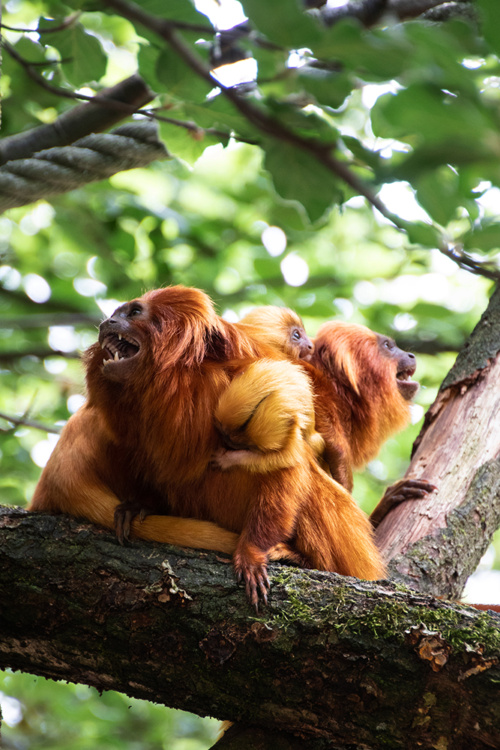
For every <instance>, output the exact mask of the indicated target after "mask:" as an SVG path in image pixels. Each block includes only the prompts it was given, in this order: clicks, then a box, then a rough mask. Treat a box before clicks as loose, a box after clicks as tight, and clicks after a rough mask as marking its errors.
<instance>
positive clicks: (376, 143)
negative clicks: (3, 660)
mask: <svg viewBox="0 0 500 750" xmlns="http://www.w3.org/2000/svg"><path fill="white" fill-rule="evenodd" d="M494 5H495V3H494V0H480V2H479V7H480V9H481V10H482V12H483V13H484V14H485V17H486V18H487V19H489V20H488V23H487V24H486V27H485V28H486V33H485V34H484V35H483V33H482V29H481V24H480V23H479V26H476V25H475V24H474V23H472V22H468V23H466V22H464V21H460V20H453V21H451V22H449V23H444V24H429V23H424V22H422V21H418V20H417V21H411V22H406V23H404V24H401V23H395V22H392V21H387V22H386V23H385V24H384V25H383V26H381V27H379V28H374V29H372V30H369V31H367V30H365V29H362V28H361V26H360V25H359V24H358V23H357V22H356V21H354V20H344V21H342V22H341V23H339V24H337V25H335V26H333V27H328V26H325V25H323V24H321V23H320V22H318V20H317V18H316V15H315V13H312V14H310V15H307V16H306V15H305V14H304V13H303V11H302V10H301V8H300V6H299V4H298V3H296V2H295V0H279V2H278V1H277V0H275V2H272V3H269V2H268V0H245V1H244V2H243V6H244V10H245V13H246V14H247V16H248V17H249V19H250V22H251V24H252V27H253V29H254V31H253V32H252V33H251V34H248V33H242V34H238V35H236V39H233V40H232V41H230V42H228V41H227V38H226V37H224V35H222V37H221V36H219V37H218V44H219V47H218V48H214V47H213V45H212V42H213V38H214V34H213V30H212V26H211V21H210V20H209V19H208V18H207V17H206V15H204V14H203V13H201V12H200V11H198V10H196V8H195V7H194V6H193V5H192V4H191V3H189V2H188V0H178V1H177V2H169V3H164V2H159V0H142V2H141V3H140V6H141V8H143V9H144V10H148V11H149V12H151V13H154V14H157V15H158V16H160V17H163V18H168V19H169V20H171V21H177V22H183V23H188V24H189V23H190V24H196V28H195V29H193V30H189V28H188V29H186V28H184V30H183V39H184V43H185V45H186V46H187V48H188V49H189V50H190V51H191V53H196V54H197V55H199V56H200V59H201V60H202V61H203V63H204V64H206V65H209V59H210V55H212V58H211V59H212V60H216V61H218V62H217V63H215V62H214V63H213V64H214V65H215V64H217V65H219V66H220V67H219V68H218V69H217V71H216V74H217V75H219V76H221V77H222V76H223V75H227V74H228V66H227V65H223V63H225V62H226V61H227V60H228V59H231V60H240V62H239V63H236V64H235V65H233V66H232V67H231V68H230V70H229V74H230V75H231V76H233V80H234V77H235V76H241V78H242V80H243V81H244V83H243V84H242V86H243V89H242V90H244V91H245V92H246V98H245V101H246V102H249V103H250V105H251V106H252V107H253V108H255V109H256V110H257V112H258V113H260V115H261V116H262V117H263V118H267V120H269V119H270V120H271V121H272V122H273V123H274V127H277V128H278V129H279V128H284V129H285V132H286V133H287V134H288V135H287V137H286V138H285V137H276V132H274V134H273V132H269V131H268V130H265V129H263V128H261V127H259V126H258V125H256V124H255V122H253V121H251V120H249V119H248V118H247V117H246V116H245V114H244V113H243V112H242V111H241V110H240V109H238V108H235V107H234V106H233V104H232V103H231V101H230V100H229V99H228V98H227V97H226V96H224V95H222V94H220V93H219V94H218V93H217V91H216V90H211V89H213V87H212V86H211V85H210V84H209V83H208V82H207V81H205V80H202V79H201V78H199V77H197V76H196V75H195V74H194V73H193V71H192V69H191V68H190V67H189V64H188V61H187V59H186V58H185V57H184V58H183V57H182V55H181V56H179V54H178V52H176V51H175V50H173V49H172V48H171V47H169V46H168V45H167V44H166V42H165V41H164V40H163V39H162V38H161V37H160V36H158V34H157V33H155V31H153V30H151V29H146V28H144V27H141V26H139V25H137V26H136V27H134V26H133V25H132V23H131V22H130V21H128V20H126V19H125V18H122V17H120V16H118V15H116V14H114V13H111V12H110V13H106V12H105V9H104V6H105V3H103V4H95V3H91V2H89V3H85V2H76V1H75V2H73V3H72V2H62V1H59V0H54V1H50V0H47V1H44V0H23V2H20V0H10V1H9V2H8V3H7V4H6V6H5V8H4V14H3V19H2V21H3V23H4V24H6V25H7V26H10V27H15V28H29V29H33V30H36V29H38V30H40V34H38V33H23V32H22V31H9V30H7V29H5V30H4V35H5V38H6V39H7V41H8V42H9V43H10V44H11V45H12V46H13V47H14V49H15V51H16V52H17V53H18V55H20V56H21V57H22V58H23V59H24V60H25V61H27V62H30V63H37V64H39V63H42V65H39V66H38V67H37V71H38V72H39V73H41V74H42V75H43V76H44V77H45V80H46V81H48V82H50V84H51V85H52V86H58V87H60V88H62V89H64V90H65V91H67V92H73V91H75V90H76V89H79V90H83V92H84V93H87V94H88V93H92V92H93V91H98V90H99V89H100V88H102V87H103V86H107V85H112V84H114V83H117V82H118V81H120V80H122V79H123V78H125V77H126V76H127V75H130V74H131V73H133V72H134V71H135V70H136V69H137V68H138V69H139V72H140V73H141V75H142V76H143V77H144V79H145V80H146V81H147V83H148V84H149V85H150V86H151V87H152V88H153V89H154V90H155V91H156V92H157V95H158V96H157V99H156V100H155V102H154V106H155V107H159V108H160V109H159V114H160V115H161V116H163V117H165V118H167V121H161V122H160V129H161V135H162V137H163V138H164V140H165V142H166V145H167V148H168V149H169V152H170V153H171V155H172V158H171V159H170V160H168V161H165V162H163V163H157V164H153V165H152V166H151V167H149V168H148V169H137V170H133V171H130V172H126V173H120V174H118V175H116V176H114V177H113V178H111V179H110V180H109V181H107V182H103V183H98V184H92V185H89V186H86V187H82V188H81V189H80V190H75V191H73V192H72V193H70V194H67V195H63V196H61V197H58V198H56V199H53V200H51V201H50V202H49V201H39V202H38V203H37V204H34V205H29V206H26V207H23V208H18V209H12V210H10V211H9V212H7V213H6V214H4V215H3V216H1V217H0V320H1V323H2V325H1V328H0V375H1V381H2V389H1V390H0V413H1V414H2V415H4V417H7V419H6V418H0V460H1V473H0V488H1V498H2V502H4V503H14V504H20V505H23V504H25V503H26V502H27V501H28V500H29V498H30V497H31V494H32V492H33V488H34V486H35V483H36V481H37V477H38V475H39V472H40V466H42V465H43V463H44V461H45V460H46V458H47V455H48V451H49V450H50V448H51V446H52V445H53V444H54V440H55V439H56V438H55V436H54V435H50V434H48V433H45V432H44V431H43V430H39V429H34V428H32V427H30V426H28V425H27V424H22V425H17V424H15V423H13V422H10V421H9V420H8V417H9V416H10V417H12V418H13V419H18V420H21V421H25V422H29V421H36V422H38V423H41V424H42V425H46V426H47V427H51V428H53V427H54V426H55V427H60V426H62V425H63V424H64V422H65V421H66V420H67V419H68V417H69V416H70V414H71V412H73V411H74V410H75V409H76V408H78V406H79V405H80V403H81V394H82V393H83V392H84V384H83V375H82V370H81V367H80V365H79V363H78V360H77V353H78V352H79V351H81V350H83V349H85V347H86V346H88V345H89V344H90V343H91V342H92V341H94V340H95V336H96V325H97V324H98V322H99V319H100V318H102V317H104V315H106V314H108V313H109V312H111V311H112V309H113V307H114V306H115V305H116V303H117V302H122V301H124V300H127V299H130V298H133V297H134V296H137V295H139V294H141V293H142V292H143V291H144V290H146V289H148V288H152V287H155V286H159V285H164V284H177V283H179V284H186V285H193V286H198V287H201V288H203V289H205V290H206V291H207V292H208V293H209V294H210V295H211V296H212V297H213V299H214V301H215V302H216V305H217V308H218V310H219V311H220V312H221V313H222V314H224V315H226V316H228V317H229V318H230V319H236V318H237V316H239V315H241V314H242V313H244V312H245V310H247V309H248V308H249V307H251V306H253V305H261V304H278V305H287V306H290V307H292V308H294V309H295V310H297V311H298V312H299V313H300V315H302V317H303V319H304V321H305V324H306V327H307V329H308V331H309V332H310V333H311V334H314V333H315V331H316V329H317V327H318V325H319V324H320V323H321V322H322V321H324V320H325V319H328V318H332V317H341V318H344V319H347V320H352V321H355V322H360V323H364V324H366V325H368V326H369V327H371V328H373V329H375V330H378V331H381V332H385V333H390V334H392V335H393V336H394V337H395V338H396V339H397V341H398V343H400V345H402V346H403V347H407V348H410V349H413V350H414V351H416V352H417V354H418V362H419V364H418V377H419V380H420V382H421V384H422V389H421V391H420V393H419V395H418V397H417V399H416V400H417V407H416V409H415V424H413V425H412V427H410V428H409V429H408V430H406V431H405V432H404V433H403V434H402V435H401V436H398V437H396V438H394V439H392V440H390V441H389V442H388V443H387V445H386V446H385V447H384V449H383V450H382V452H381V454H380V456H379V457H378V458H377V459H376V460H375V461H374V462H372V464H371V465H370V466H369V467H368V469H367V470H366V471H365V472H364V473H363V474H362V475H360V476H358V477H357V478H356V483H355V490H354V495H355V497H356V499H357V500H358V501H359V502H360V503H361V505H362V506H363V507H364V508H365V509H366V510H367V511H369V510H370V509H371V508H372V507H373V506H374V505H375V504H376V501H377V499H378V498H379V497H380V496H381V494H382V492H383V489H384V488H385V487H386V486H387V484H389V483H390V482H391V481H393V480H395V479H396V478H398V477H400V476H401V475H402V473H403V472H404V470H405V467H406V465H407V462H408V457H409V453H410V447H411V443H412V441H413V440H414V438H415V436H416V434H417V433H418V431H419V429H420V426H421V418H422V414H423V411H424V409H425V408H426V407H427V406H428V405H429V404H430V403H431V402H432V401H433V399H434V397H435V394H436V391H437V388H438V387H439V384H440V382H441V381H442V379H443V378H444V376H445V375H446V373H447V371H448V369H449V367H450V366H451V364H452V363H453V361H454V358H455V356H456V352H457V351H458V350H459V349H460V347H461V346H462V345H463V343H464V342H465V340H466V339H467V336H468V335H469V333H470V331H471V330H472V328H473V326H474V325H475V323H476V322H477V320H478V318H479V316H480V314H481V312H482V311H483V309H484V308H485V307H486V304H487V298H488V295H489V293H490V291H491V286H492V283H491V281H489V280H487V279H485V278H483V277H481V276H477V275H472V274H470V273H469V272H467V271H465V270H462V269H461V268H459V267H458V265H457V264H455V263H454V262H453V261H452V260H450V259H449V258H447V257H445V255H443V254H442V253H441V252H440V249H441V250H443V249H446V248H449V247H453V248H455V249H458V250H460V249H461V248H462V247H463V248H465V250H466V251H467V252H468V253H470V254H471V257H472V258H473V260H475V261H478V262H483V261H489V262H490V263H491V264H493V265H495V264H497V263H498V251H499V248H500V224H499V223H498V220H497V214H498V207H499V206H500V158H499V157H500V136H499V133H500V108H499V106H498V104H499V97H500V93H499V92H500V86H499V82H500V62H499V58H498V53H499V51H500V48H499V36H498V28H499V25H498V23H496V22H495V23H494V22H493V20H492V19H493V18H494V17H495V7H494ZM199 7H200V8H203V9H204V10H207V9H210V10H211V12H213V13H215V12H216V4H215V3H213V4H211V3H210V2H209V0H207V1H206V2H204V3H203V4H202V3H201V0H200V4H199ZM222 7H223V10H222V16H221V17H222V18H223V19H225V20H226V21H227V22H228V23H230V21H229V19H230V15H229V14H230V12H232V8H233V5H232V4H231V6H230V7H229V6H228V5H227V3H226V4H223V6H222ZM207 12H208V10H207ZM497 13H498V11H497ZM72 14H75V15H72ZM64 19H66V21H65V23H62V21H63V20H64ZM239 20H241V19H240V18H236V19H235V21H239ZM200 24H201V26H203V27H206V31H205V32H203V31H202V30H200V28H199V26H200ZM61 25H62V27H63V28H61ZM57 29H60V30H59V31H58V30H57ZM255 30H257V31H255ZM2 73H3V75H2V78H1V82H0V88H1V92H2V97H3V111H2V115H3V121H2V134H3V136H6V137H8V136H12V135H14V134H16V133H21V132H22V131H24V130H27V129H30V128H33V127H35V126H37V125H39V124H42V123H47V122H52V121H53V120H54V119H55V118H56V117H57V116H58V114H60V113H61V112H63V111H65V110H67V109H68V108H70V107H72V106H74V102H73V101H72V100H71V99H68V98H63V97H60V96H57V95H56V94H54V93H53V92H52V91H49V90H47V89H45V88H43V87H41V86H40V85H37V84H36V83H35V81H34V80H33V78H32V77H30V76H29V75H28V73H27V70H26V68H25V67H23V66H22V65H20V64H19V62H18V61H16V60H14V59H13V58H12V57H11V56H10V55H9V52H8V50H6V51H5V52H4V55H3V71H2ZM255 75H256V76H257V79H256V80H255ZM224 80H226V79H224ZM245 81H246V83H245ZM207 95H208V98H207ZM179 123H181V124H179ZM182 123H184V124H185V125H186V124H187V125H188V126H189V127H187V126H182ZM193 125H194V126H195V127H193ZM271 130H272V129H271ZM304 143H306V145H307V147H304ZM309 147H310V148H309ZM321 149H324V151H323V152H322V151H321ZM321 153H324V154H325V155H326V154H327V153H328V154H329V155H333V156H334V157H335V159H336V160H337V161H338V162H339V163H340V164H341V165H342V166H343V167H344V168H346V169H348V170H349V171H350V173H351V174H353V175H355V177H356V180H362V181H363V184H364V185H365V186H367V188H368V189H369V190H371V191H372V192H373V193H374V194H378V196H379V198H380V199H381V200H382V201H383V202H384V203H385V205H386V207H387V211H388V212H392V214H393V216H394V219H395V222H396V224H397V225H398V226H395V224H394V222H391V221H390V220H389V219H388V218H383V217H382V216H381V215H380V213H378V212H376V211H374V210H373V209H372V208H371V207H370V206H369V204H368V202H367V200H366V198H365V197H362V195H361V194H360V190H358V189H356V186H355V185H356V182H354V184H346V182H345V181H343V180H342V179H341V177H340V176H339V174H334V173H333V172H332V171H331V170H330V169H329V168H328V166H327V164H326V161H325V160H322V159H321V158H320V157H321ZM398 227H399V228H398ZM402 228H404V229H405V230H406V231H402ZM270 230H271V231H270ZM1 690H2V691H3V694H4V700H3V704H4V713H5V720H6V721H5V724H4V741H5V742H6V743H7V744H6V745H5V746H6V747H12V748H27V747H29V748H42V747H47V748H49V747H50V748H53V749H55V748H60V749H61V750H63V749H65V748H70V747H71V748H82V749H83V748H111V747H113V748H115V747H116V748H127V749H128V750H132V749H133V748H141V750H147V748H150V747H151V748H153V747H165V748H167V747H168V748H172V750H196V749H197V748H203V747H207V746H208V744H209V742H210V739H211V738H212V737H213V736H214V731H213V725H210V726H209V727H208V728H207V726H206V725H205V724H204V723H203V722H201V721H200V720H198V719H195V718H189V717H188V718H185V717H182V718H178V716H179V714H178V713H174V712H170V711H167V710H166V709H163V708H160V707H156V706H152V705H148V704H145V703H140V702H137V701H132V700H131V699H128V698H126V697H123V696H119V695H116V694H111V693H110V694H105V695H104V696H102V697H98V696H97V694H96V693H95V692H94V691H91V690H89V689H87V688H83V687H81V686H63V685H61V684H55V683H50V682H48V681H47V682H46V681H43V680H42V679H41V678H32V677H28V676H23V675H17V674H16V675H13V674H10V673H7V674H6V675H5V676H4V678H3V681H2V685H1ZM9 701H10V702H9ZM129 706H132V708H131V709H129ZM6 707H7V709H8V710H7V712H6ZM10 709H11V710H10ZM16 712H17V713H16Z"/></svg>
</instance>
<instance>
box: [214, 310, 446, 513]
mask: <svg viewBox="0 0 500 750" xmlns="http://www.w3.org/2000/svg"><path fill="white" fill-rule="evenodd" d="M264 309H265V308H264ZM272 318H273V308H270V309H268V310H267V313H266V315H265V316H260V317H259V316H257V318H256V319H255V320H254V325H257V323H258V322H259V320H262V321H265V323H266V324H268V325H270V326H271V327H272V325H271V321H272ZM263 326H264V323H263ZM274 328H276V326H275V327H274ZM274 328H273V330H274ZM261 335H262V337H263V338H264V339H265V334H264V327H263V330H262V334H261ZM273 339H274V334H273ZM314 343H315V349H314V352H313V354H312V357H311V358H310V360H311V361H310V364H306V363H304V364H303V365H302V366H303V369H304V370H305V371H306V372H307V373H308V375H309V376H310V378H311V381H312V384H313V390H314V407H313V402H312V401H306V400H304V399H302V401H301V402H300V406H298V405H297V403H298V402H297V400H296V398H295V396H294V394H293V393H292V392H288V391H287V388H286V387H285V388H282V389H280V388H279V387H278V386H276V388H275V390H274V393H273V408H272V410H271V409H269V410H268V408H267V404H268V402H267V400H264V401H260V398H261V396H262V394H263V391H260V390H259V388H252V384H251V373H248V374H247V380H246V382H245V388H239V387H238V380H237V379H236V380H234V381H233V382H232V383H231V385H230V386H229V388H228V390H227V391H226V392H225V393H224V394H223V395H222V397H221V401H220V410H219V411H218V423H217V424H218V428H219V430H220V431H221V434H222V435H223V440H224V442H225V444H226V446H227V451H226V454H225V457H224V462H223V463H222V462H219V457H216V461H217V463H218V465H219V466H221V468H224V469H225V468H228V467H230V466H234V465H236V464H237V463H238V461H241V462H242V464H243V460H244V464H245V465H246V466H247V468H250V467H252V469H253V470H254V471H258V470H265V468H266V466H271V465H274V464H276V463H278V462H279V461H281V462H282V463H281V465H284V462H286V455H287V454H285V452H283V454H280V445H279V443H278V442H277V441H274V445H273V450H272V451H269V452H268V453H264V455H262V454H263V451H262V448H261V447H260V448H259V447H258V446H262V445H264V441H265V435H266V433H267V432H268V431H269V432H270V431H271V430H272V431H273V433H274V434H275V435H283V436H284V437H285V436H286V437H287V438H288V437H289V436H290V433H289V432H287V428H288V426H289V425H290V424H291V423H290V414H291V413H293V410H294V408H295V409H296V410H297V411H299V410H300V412H301V414H302V419H303V420H305V421H307V424H308V430H307V432H304V433H303V436H304V437H305V439H306V440H310V438H311V436H312V437H313V438H314V439H315V440H316V438H315V436H316V435H317V432H316V431H318V432H319V433H320V435H321V436H322V438H323V439H324V449H323V452H322V453H321V451H320V446H321V443H320V442H319V441H317V440H316V442H315V445H316V447H317V449H316V453H317V454H318V455H320V456H321V458H322V459H323V460H324V462H325V463H326V465H327V466H328V468H329V470H330V473H331V475H332V476H333V478H334V479H336V480H337V481H338V482H340V484H342V485H343V486H345V487H346V489H348V490H349V491H351V490H352V485H353V479H352V471H353V469H359V468H362V467H363V466H365V465H366V463H367V462H368V461H370V460H372V459H373V458H374V457H375V456H376V455H377V453H378V452H379V450H380V448H381V446H382V444H383V443H384V442H385V441H386V440H387V438H388V437H390V436H391V435H393V434H394V433H396V432H397V431H399V430H400V429H402V428H403V427H404V426H406V424H408V422H409V420H410V406H409V404H410V402H411V399H412V398H413V396H414V395H415V393H416V392H417V390H418V383H417V382H415V381H413V380H411V376H412V375H413V373H414V372H415V368H416V360H415V356H414V355H413V354H411V353H409V352H404V351H402V350H401V349H399V348H398V347H397V346H396V344H395V343H394V341H393V340H392V339H390V338H388V337H386V336H382V335H380V334H377V333H374V332H373V331H370V330H369V329H368V328H366V327H365V326H361V325H354V324H348V323H343V322H339V321H332V322H329V323H325V324H324V325H323V326H321V328H320V329H319V331H318V335H317V337H316V340H315V342H314ZM273 345H274V346H276V344H275V343H274V344H273ZM262 367H265V366H264V365H263V366H262ZM260 381H261V382H262V383H265V381H266V377H265V374H264V372H261V373H260ZM258 402H259V407H258V408H255V407H256V404H257V403H258ZM229 405H230V408H228V406H229ZM313 408H314V413H313V412H312V410H313ZM254 409H255V411H254ZM243 413H245V415H246V421H245V422H244V421H240V422H238V414H243ZM253 415H255V417H256V416H257V415H258V419H256V418H255V421H254V416H253ZM250 430H251V431H252V439H251V440H248V436H249V434H250ZM235 436H237V439H238V441H239V443H240V445H245V447H246V453H245V454H243V453H242V452H241V451H236V453H235V455H234V456H232V457H231V452H232V450H231V449H232V448H233V447H234V446H232V445H231V439H233V440H234V437H235ZM285 444H286V443H285V440H283V443H282V448H284V446H285ZM433 489H435V488H434V486H433V485H431V484H429V483H428V482H426V481H425V480H414V479H404V480H400V481H399V482H397V483H396V484H395V485H392V487H390V488H388V490H387V491H386V493H385V495H384V497H383V498H382V501H381V503H380V504H379V505H378V506H377V509H376V511H375V512H374V514H373V515H372V522H373V523H374V525H376V524H377V523H379V521H380V520H381V518H382V517H383V515H385V513H387V511H388V510H389V509H390V507H392V506H393V505H394V504H396V503H398V502H401V500H404V499H416V498H418V497H422V496H423V495H425V494H426V493H427V492H430V491H432V490H433Z"/></svg>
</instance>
